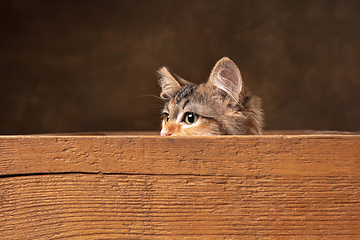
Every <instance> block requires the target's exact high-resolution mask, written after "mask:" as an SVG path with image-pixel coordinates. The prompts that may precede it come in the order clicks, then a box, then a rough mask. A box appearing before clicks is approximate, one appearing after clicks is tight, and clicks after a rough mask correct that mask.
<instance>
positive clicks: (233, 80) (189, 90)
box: [158, 57, 263, 136]
mask: <svg viewBox="0 0 360 240" xmlns="http://www.w3.org/2000/svg"><path fill="white" fill-rule="evenodd" d="M158 73H159V75H160V79H159V84H160V86H161V88H162V92H161V94H160V97H161V98H162V99H163V100H165V106H164V109H163V112H162V114H163V121H162V129H161V133H160V134H161V135H162V136H169V135H173V136H182V135H224V134H228V135H238V134H261V128H262V122H263V120H262V110H261V100H260V98H258V97H256V96H252V95H250V94H249V92H248V91H246V89H245V88H244V84H243V81H242V78H241V74H240V71H239V69H238V67H237V66H236V64H235V63H234V62H233V61H231V60H230V59H229V58H227V57H224V58H222V59H220V60H219V61H218V62H217V63H216V64H215V66H214V68H213V70H212V72H211V74H210V77H209V79H208V81H207V82H206V83H201V84H199V85H196V84H193V83H190V82H188V81H186V80H184V79H182V78H181V77H179V76H178V75H176V74H174V73H173V72H171V71H170V70H169V69H168V68H166V67H162V68H161V69H159V71H158Z"/></svg>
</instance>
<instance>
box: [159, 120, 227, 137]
mask: <svg viewBox="0 0 360 240" xmlns="http://www.w3.org/2000/svg"><path fill="white" fill-rule="evenodd" d="M198 121H199V122H197V123H195V124H194V125H185V124H184V123H174V122H171V123H170V122H169V123H167V124H164V123H163V127H162V131H166V132H168V133H171V135H172V136H186V135H214V134H220V132H219V130H218V127H217V125H215V124H214V123H212V122H211V121H206V120H204V119H203V120H198Z"/></svg>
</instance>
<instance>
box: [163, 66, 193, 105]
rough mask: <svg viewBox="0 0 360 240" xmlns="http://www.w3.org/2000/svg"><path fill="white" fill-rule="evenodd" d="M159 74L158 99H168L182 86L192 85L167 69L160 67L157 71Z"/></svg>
mask: <svg viewBox="0 0 360 240" xmlns="http://www.w3.org/2000/svg"><path fill="white" fill-rule="evenodd" d="M158 74H159V85H160V87H161V90H162V91H161V93H160V97H161V98H162V99H164V100H168V99H170V98H171V97H172V96H174V95H175V94H176V93H177V92H178V91H179V90H180V88H181V87H182V86H185V85H189V84H192V83H190V82H188V81H186V80H184V79H182V78H181V77H179V76H178V75H176V74H175V73H173V72H172V71H171V70H170V69H169V68H167V67H162V68H160V69H159V70H158Z"/></svg>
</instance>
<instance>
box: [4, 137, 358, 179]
mask: <svg viewBox="0 0 360 240" xmlns="http://www.w3.org/2000/svg"><path fill="white" fill-rule="evenodd" d="M359 146H360V136H359V135H324V136H323V135H319V136H318V135H284V136H281V135H278V136H221V137H216V136H215V137H159V136H2V137H0V151H1V153H2V154H1V161H0V175H7V174H8V175H11V174H33V173H59V172H89V173H98V172H102V173H131V174H194V175H227V176H243V175H289V174H290V175H307V176H309V175H313V176H318V175H322V176H333V175H342V174H344V171H346V173H347V174H351V175H357V176H358V174H359V173H358V170H359V167H360V162H359V156H360V147H359Z"/></svg>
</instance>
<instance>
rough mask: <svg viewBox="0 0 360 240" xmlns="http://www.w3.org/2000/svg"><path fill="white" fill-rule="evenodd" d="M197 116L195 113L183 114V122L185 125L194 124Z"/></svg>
mask: <svg viewBox="0 0 360 240" xmlns="http://www.w3.org/2000/svg"><path fill="white" fill-rule="evenodd" d="M198 118H199V116H198V115H197V114H195V113H186V114H185V118H184V122H185V123H186V124H189V125H191V124H194V123H195V122H196V121H197V120H198Z"/></svg>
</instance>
